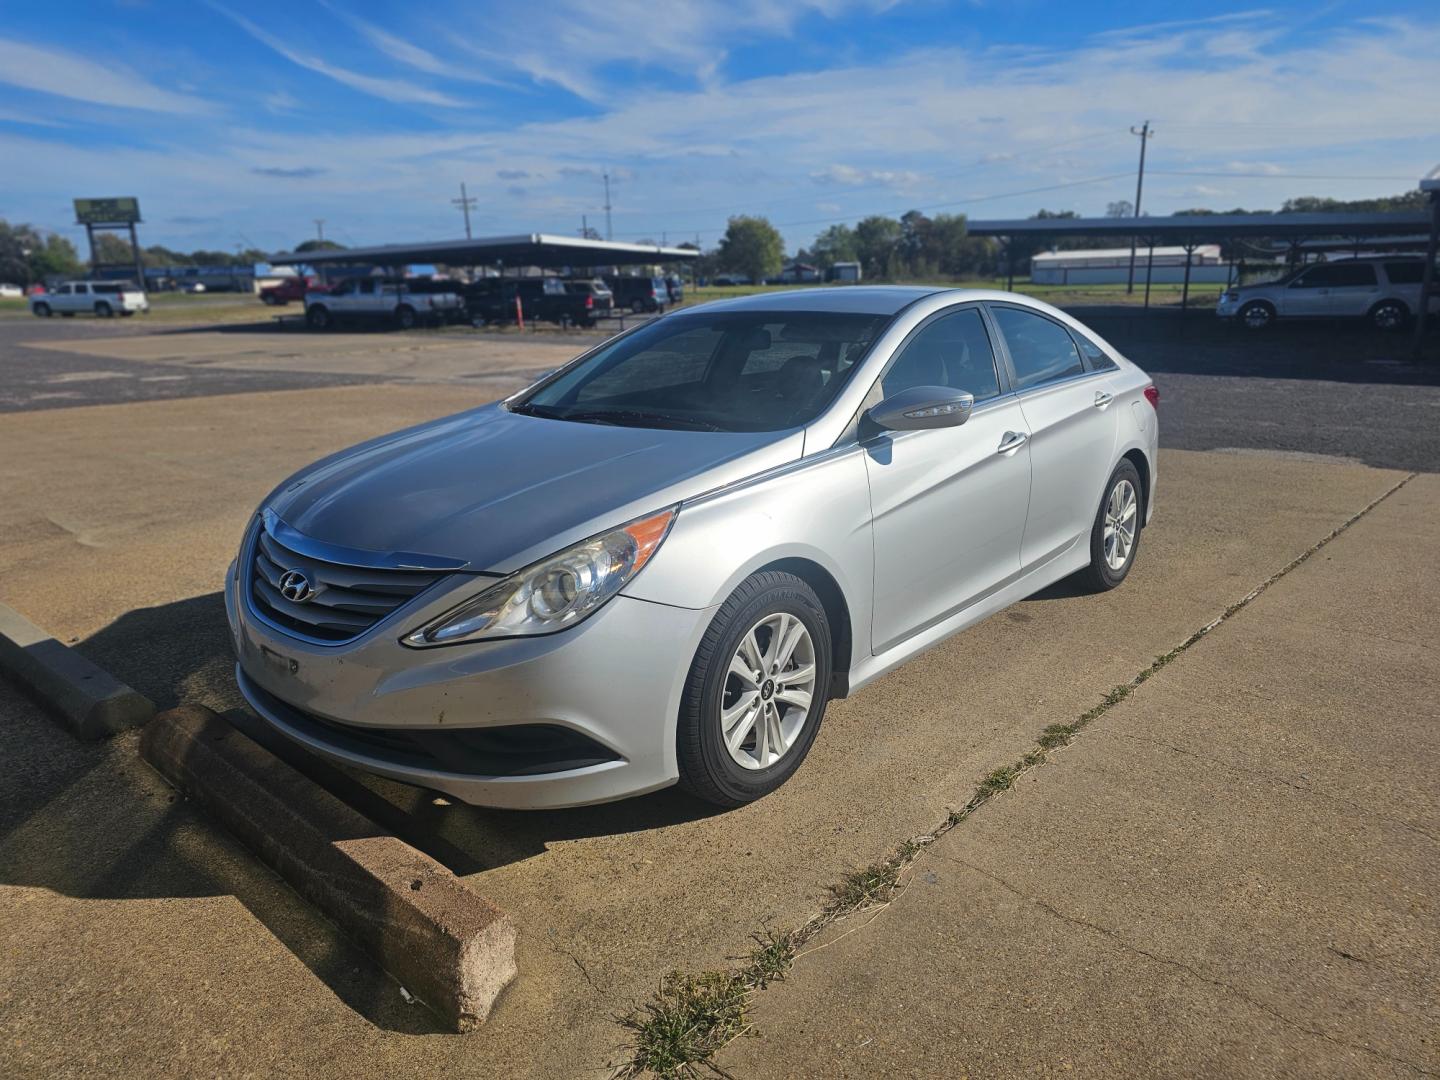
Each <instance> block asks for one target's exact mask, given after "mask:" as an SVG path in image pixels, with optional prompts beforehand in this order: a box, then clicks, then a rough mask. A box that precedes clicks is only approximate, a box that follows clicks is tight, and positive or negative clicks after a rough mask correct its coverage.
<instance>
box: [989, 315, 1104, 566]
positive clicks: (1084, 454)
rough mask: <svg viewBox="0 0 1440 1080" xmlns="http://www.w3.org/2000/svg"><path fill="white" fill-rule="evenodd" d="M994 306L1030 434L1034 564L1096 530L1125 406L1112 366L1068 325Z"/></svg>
mask: <svg viewBox="0 0 1440 1080" xmlns="http://www.w3.org/2000/svg"><path fill="white" fill-rule="evenodd" d="M989 307H990V313H991V316H992V317H993V318H994V320H995V324H996V326H997V327H998V328H999V331H1000V339H1001V341H1002V343H1003V344H1004V348H1005V358H1006V360H1007V362H1008V365H1009V376H1010V380H1011V385H1012V386H1013V387H1014V388H1015V393H1016V397H1017V399H1018V401H1019V405H1020V411H1021V413H1022V415H1023V417H1024V420H1023V423H1024V425H1025V427H1026V429H1027V430H1028V431H1029V434H1030V442H1029V449H1030V468H1031V476H1030V508H1029V513H1028V514H1027V515H1026V520H1025V534H1024V537H1023V539H1022V540H1021V543H1020V567H1021V570H1022V571H1028V570H1031V569H1033V568H1034V567H1037V566H1040V565H1042V564H1043V563H1046V562H1048V561H1049V560H1050V559H1052V558H1055V557H1056V556H1058V555H1060V554H1062V553H1063V552H1064V551H1065V550H1066V549H1068V548H1069V547H1070V546H1071V545H1072V544H1073V543H1075V541H1076V540H1077V539H1079V538H1082V537H1084V536H1087V535H1088V534H1089V532H1090V528H1091V525H1092V523H1093V521H1094V518H1095V511H1096V509H1097V508H1098V507H1099V505H1100V497H1101V495H1102V494H1103V491H1104V487H1105V481H1106V480H1107V479H1109V476H1110V470H1111V467H1112V466H1113V464H1114V456H1115V443H1116V439H1117V438H1118V431H1119V425H1118V423H1117V419H1116V418H1117V416H1118V413H1117V412H1116V410H1115V409H1113V408H1111V405H1112V403H1113V401H1114V390H1113V388H1112V387H1111V385H1110V381H1111V374H1110V371H1109V370H1103V369H1101V367H1100V365H1099V364H1098V363H1093V362H1092V363H1087V362H1086V361H1084V360H1083V359H1082V358H1081V355H1080V350H1079V348H1078V347H1077V345H1076V342H1075V339H1074V338H1073V337H1072V336H1071V334H1070V331H1069V329H1068V328H1066V327H1065V326H1064V325H1063V324H1061V323H1060V322H1058V321H1057V320H1054V319H1051V318H1049V317H1048V316H1046V315H1043V314H1041V313H1040V312H1038V311H1035V310H1034V309H1032V308H1026V307H1022V306H1020V305H1015V304H990V305H989ZM1097 351H1098V350H1097Z"/></svg>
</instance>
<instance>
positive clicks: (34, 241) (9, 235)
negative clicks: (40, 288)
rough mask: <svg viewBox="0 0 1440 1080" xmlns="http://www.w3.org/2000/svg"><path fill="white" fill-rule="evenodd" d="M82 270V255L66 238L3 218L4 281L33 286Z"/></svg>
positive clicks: (0, 269) (0, 268) (0, 266)
mask: <svg viewBox="0 0 1440 1080" xmlns="http://www.w3.org/2000/svg"><path fill="white" fill-rule="evenodd" d="M79 272H80V257H79V256H78V255H76V254H75V245H74V244H72V243H70V241H69V240H66V239H65V237H63V236H60V235H59V234H58V233H42V232H41V231H40V230H39V229H37V228H35V226H33V225H11V224H9V223H8V222H6V221H3V220H0V281H4V282H7V283H13V284H16V285H29V284H31V283H33V282H36V281H43V280H45V279H47V278H59V277H74V276H75V275H77V274H78V273H79Z"/></svg>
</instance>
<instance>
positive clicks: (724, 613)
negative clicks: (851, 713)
mask: <svg viewBox="0 0 1440 1080" xmlns="http://www.w3.org/2000/svg"><path fill="white" fill-rule="evenodd" d="M830 657H831V653H830V624H829V622H828V621H827V620H826V618H825V609H824V607H823V606H822V605H821V603H820V599H819V597H817V596H816V595H815V592H814V590H813V589H811V588H810V586H809V585H807V584H806V583H805V582H804V581H803V580H801V579H800V578H798V577H796V576H794V575H793V574H785V573H779V572H776V571H766V572H764V573H760V574H754V575H752V576H751V577H749V578H746V579H745V581H743V582H741V584H740V587H739V588H737V589H736V590H735V592H734V593H732V594H731V596H730V598H729V599H728V600H726V601H725V603H724V604H722V605H721V606H720V610H719V611H717V612H716V613H715V617H714V618H713V619H712V620H711V622H710V627H709V629H708V630H706V632H705V636H704V638H702V639H701V642H700V647H699V649H698V650H696V653H695V660H694V662H693V663H692V664H691V665H690V674H689V676H688V678H687V679H686V683H685V694H684V697H683V698H682V699H681V704H680V719H679V726H678V729H677V732H676V755H677V757H678V759H679V764H680V785H681V787H683V788H685V790H687V791H689V792H690V793H691V794H692V795H695V796H697V797H698V798H701V799H703V800H705V801H706V802H708V803H713V804H714V805H716V806H725V807H733V806H742V805H744V804H745V803H748V802H753V801H755V800H756V799H758V798H760V797H761V796H763V795H768V794H769V793H770V792H772V791H774V790H775V789H776V788H778V787H779V786H780V785H781V784H783V783H784V782H785V781H786V780H788V779H789V778H790V776H791V775H792V774H793V773H794V772H795V770H796V769H798V768H799V767H800V763H801V762H802V761H804V760H805V755H806V754H807V753H809V752H810V746H811V744H813V743H814V741H815V736H816V734H817V733H818V732H819V730H820V722H821V720H822V719H823V718H824V716H825V705H826V703H827V701H828V700H829V686H830Z"/></svg>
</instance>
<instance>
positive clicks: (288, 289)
mask: <svg viewBox="0 0 1440 1080" xmlns="http://www.w3.org/2000/svg"><path fill="white" fill-rule="evenodd" d="M329 291H330V290H329V289H328V288H327V287H326V286H324V285H322V284H321V283H320V282H318V281H316V280H315V279H314V278H308V277H301V276H300V275H298V274H296V275H295V276H293V277H287V278H282V279H281V281H280V284H278V285H267V286H265V288H263V289H261V290H260V300H261V302H262V303H266V304H269V305H271V306H272V307H275V306H278V305H281V304H288V303H289V302H290V301H291V300H297V301H299V302H301V303H304V301H305V294H306V293H319V292H329Z"/></svg>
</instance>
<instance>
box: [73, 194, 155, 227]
mask: <svg viewBox="0 0 1440 1080" xmlns="http://www.w3.org/2000/svg"><path fill="white" fill-rule="evenodd" d="M139 220H140V200H139V199H135V198H131V197H129V196H123V197H121V198H118V199H76V200H75V224H76V225H134V224H135V223H136V222H138V221H139Z"/></svg>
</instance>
